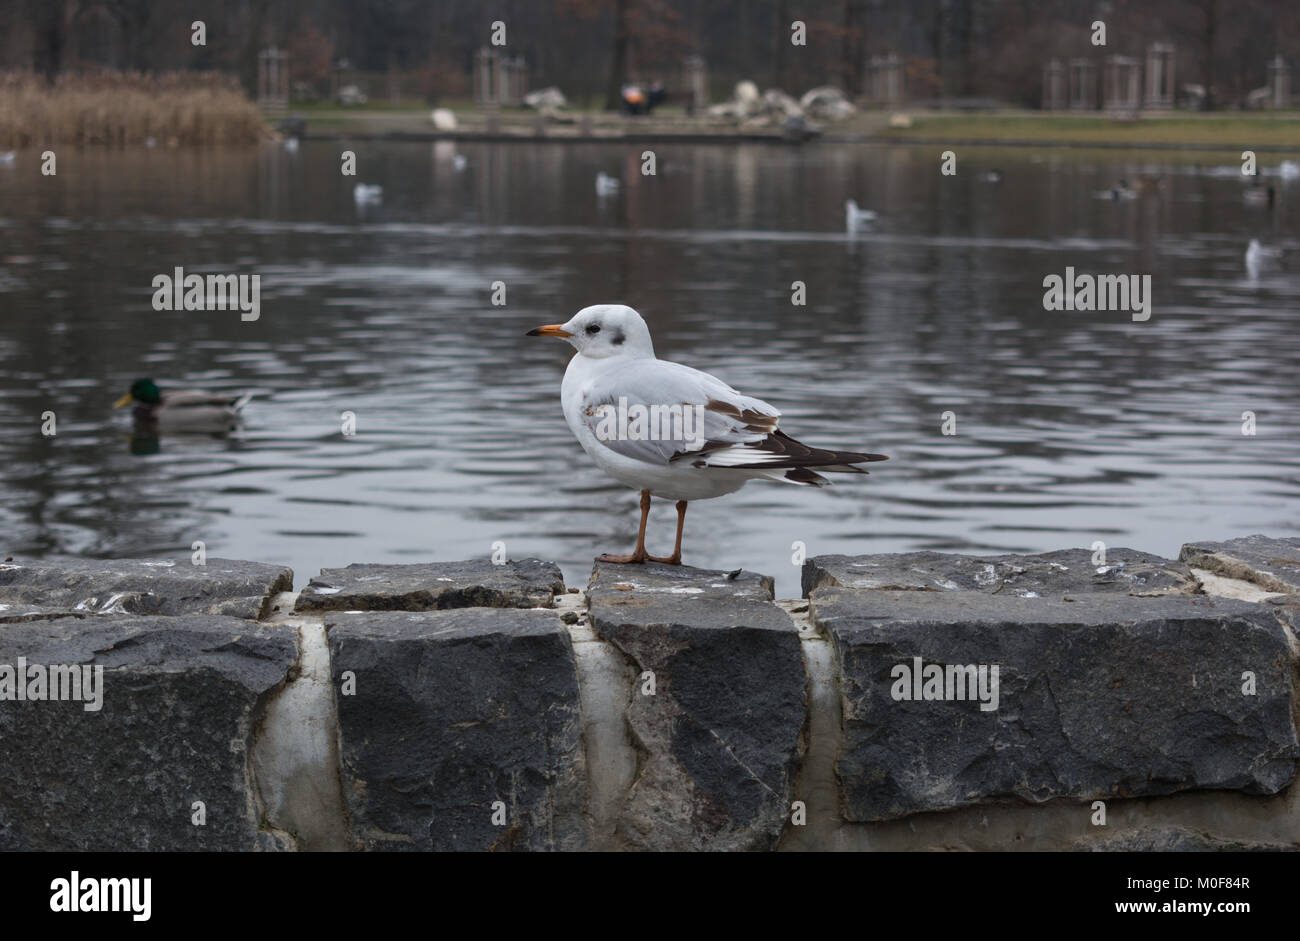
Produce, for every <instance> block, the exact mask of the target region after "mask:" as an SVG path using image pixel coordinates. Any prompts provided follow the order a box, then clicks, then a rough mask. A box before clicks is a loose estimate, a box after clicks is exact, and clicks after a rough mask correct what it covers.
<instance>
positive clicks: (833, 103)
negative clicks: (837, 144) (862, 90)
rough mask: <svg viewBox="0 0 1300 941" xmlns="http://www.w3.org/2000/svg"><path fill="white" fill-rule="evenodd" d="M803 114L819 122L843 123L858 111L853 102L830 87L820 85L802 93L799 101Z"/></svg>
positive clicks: (836, 89)
mask: <svg viewBox="0 0 1300 941" xmlns="http://www.w3.org/2000/svg"><path fill="white" fill-rule="evenodd" d="M799 107H800V108H802V109H803V111H804V114H806V115H808V116H809V117H810V118H815V119H816V120H819V121H843V120H844V119H845V118H850V117H852V116H853V115H854V113H855V112H856V111H857V110H858V109H857V108H855V107H854V106H853V102H851V101H849V99H848V98H847V97H846V96H845V94H844V92H842V91H840V90H839V89H838V88H835V87H834V86H832V85H822V86H819V87H818V88H813V89H811V90H809V91H807V92H805V93H804V96H803V97H802V98H800V99H799Z"/></svg>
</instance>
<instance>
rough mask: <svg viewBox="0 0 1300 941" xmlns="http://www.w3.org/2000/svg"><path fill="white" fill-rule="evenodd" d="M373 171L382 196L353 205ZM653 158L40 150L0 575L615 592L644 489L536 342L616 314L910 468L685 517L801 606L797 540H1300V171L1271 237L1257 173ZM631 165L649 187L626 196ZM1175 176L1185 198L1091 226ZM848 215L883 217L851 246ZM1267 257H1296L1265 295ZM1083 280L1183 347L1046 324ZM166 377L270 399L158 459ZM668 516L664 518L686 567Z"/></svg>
mask: <svg viewBox="0 0 1300 941" xmlns="http://www.w3.org/2000/svg"><path fill="white" fill-rule="evenodd" d="M344 147H351V148H352V149H354V150H355V151H356V152H357V156H358V166H359V171H358V177H357V178H358V179H361V180H363V181H365V182H368V183H378V184H380V185H382V186H383V191H384V196H383V202H382V204H380V205H378V206H373V207H366V208H364V209H359V208H358V207H357V206H356V205H355V203H354V201H353V198H352V183H353V182H354V180H353V179H352V178H346V177H343V176H341V175H340V173H339V153H340V151H341V150H342V149H344ZM645 149H647V148H646V147H645V146H643V145H638V146H635V147H633V146H624V145H579V146H558V145H545V144H534V143H527V144H524V143H517V144H462V145H459V146H458V147H453V145H450V144H436V145H435V144H427V143H392V144H366V143H362V142H357V143H355V144H351V145H348V144H334V143H326V142H309V143H305V144H304V145H303V146H302V148H301V150H300V151H299V152H298V153H296V154H290V153H287V152H284V151H282V150H279V149H277V148H273V147H268V148H265V149H263V150H261V151H246V152H238V153H219V154H202V155H195V154H174V153H165V152H156V151H155V152H148V153H126V154H102V153H93V152H74V151H68V152H67V153H60V155H59V163H58V174H57V176H55V177H41V176H40V174H39V170H38V169H37V165H36V159H37V158H36V155H34V154H20V155H19V158H18V160H17V161H16V166H14V167H12V168H10V167H4V168H0V257H3V259H4V263H3V266H2V267H0V309H2V310H3V329H2V330H0V390H2V392H3V398H2V401H0V462H2V466H3V468H4V476H3V480H2V482H0V497H2V498H3V499H0V533H2V534H3V545H0V550H3V554H4V555H14V556H20V557H21V556H26V557H29V558H30V557H34V556H38V555H42V554H84V555H93V556H170V557H175V558H180V557H184V556H187V555H188V553H189V547H190V545H191V543H192V542H194V541H195V540H203V541H204V542H205V543H206V544H207V547H208V553H209V554H210V555H218V556H224V557H234V558H247V559H260V560H266V561H275V562H283V563H287V564H289V565H291V566H293V568H294V570H295V572H296V580H297V584H298V585H299V586H301V585H302V584H304V583H305V581H306V579H307V578H308V577H309V576H310V575H312V574H314V573H315V572H316V571H317V570H318V569H320V568H321V567H323V566H331V567H332V566H339V565H345V564H347V563H349V562H356V561H372V562H383V561H391V562H414V561H424V560H446V559H460V558H467V557H474V556H479V557H482V556H486V555H488V554H489V553H490V551H491V545H492V543H493V542H496V541H498V540H500V541H504V542H505V544H506V547H507V551H508V553H509V554H510V555H511V556H512V557H515V558H522V557H528V556H536V557H540V558H544V559H554V560H556V561H558V562H560V563H561V565H562V566H563V567H564V570H565V575H566V577H567V579H568V581H569V582H570V583H571V584H577V583H582V582H585V580H586V576H587V573H588V571H589V568H590V564H591V559H592V557H593V555H595V554H597V553H599V552H604V551H620V552H622V551H628V549H630V547H631V542H632V540H633V538H634V536H635V532H636V509H635V507H636V495H635V493H633V492H631V491H628V490H625V489H622V488H621V487H620V486H619V485H617V484H615V483H613V482H612V481H610V480H608V479H606V478H605V477H604V476H603V475H602V474H601V473H600V472H599V471H598V470H596V468H595V467H594V466H593V465H592V464H591V463H590V461H589V460H588V459H587V457H586V455H585V454H584V453H583V452H582V450H581V449H580V448H579V446H578V445H577V443H576V442H575V441H574V440H573V438H572V437H571V436H570V434H569V431H568V429H567V428H566V426H565V424H564V420H563V418H562V416H561V414H560V405H559V389H560V379H561V377H562V375H563V371H564V366H565V363H566V361H567V359H568V355H569V348H568V347H567V346H565V345H564V344H562V343H560V342H559V341H555V340H545V339H530V338H526V337H525V336H524V335H523V334H524V332H525V331H526V330H528V329H530V328H531V327H534V326H537V325H538V324H542V323H551V322H556V321H563V320H565V319H567V318H568V317H569V316H570V315H571V314H572V313H573V312H574V311H576V310H577V309H579V308H580V307H583V306H585V305H587V304H592V303H599V302H625V303H629V304H631V305H632V306H634V307H636V308H637V309H638V310H640V311H641V312H642V313H643V314H644V315H645V317H646V319H647V320H648V322H649V323H650V327H651V331H652V333H653V335H654V338H655V345H656V351H657V353H658V354H659V356H661V357H663V358H668V359H674V360H678V361H680V362H684V363H687V364H689V365H692V366H696V367H698V368H701V369H705V370H707V371H709V372H713V373H715V374H716V375H718V376H720V377H721V378H723V379H725V380H726V381H728V382H730V383H731V384H732V385H734V386H736V387H738V388H739V389H741V390H742V391H744V392H747V393H749V394H753V395H757V396H759V397H761V398H764V399H766V400H767V401H769V402H771V403H772V404H773V405H775V406H777V407H778V408H780V409H781V411H782V412H783V414H784V416H785V417H784V418H783V422H782V427H783V428H785V429H786V430H787V431H788V432H789V433H791V434H792V435H794V436H795V437H797V438H800V439H801V440H804V441H806V442H808V443H811V444H817V445H823V446H838V447H843V448H852V449H865V450H872V451H879V452H883V453H886V454H889V455H890V456H891V460H890V461H889V462H888V463H886V464H881V465H875V466H874V467H873V471H872V474H871V476H870V477H866V478H844V477H839V478H837V480H838V481H839V482H838V483H837V485H836V486H834V487H831V488H829V489H824V490H815V489H811V488H802V487H794V486H788V485H782V484H777V483H767V482H754V483H751V484H749V485H748V486H747V487H746V488H745V489H744V490H742V491H740V492H739V493H737V494H735V495H732V496H730V497H724V498H721V499H718V500H712V501H702V502H699V503H693V504H692V505H691V508H690V511H689V515H688V518H687V529H686V561H687V562H688V563H691V564H696V565H702V566H710V567H721V568H735V567H738V566H745V567H747V568H751V569H756V570H758V571H762V572H765V573H769V574H773V575H775V576H776V577H777V581H778V586H777V587H778V591H779V593H780V594H782V595H796V594H798V570H797V569H796V568H795V567H794V566H793V565H792V564H791V554H792V543H794V542H795V541H803V542H804V543H806V545H807V548H808V552H809V554H816V553H827V552H854V553H857V552H886V551H905V550H912V549H944V550H958V551H967V552H977V551H978V552H982V551H1042V550H1050V549H1057V548H1063V547H1067V546H1079V545H1084V546H1086V545H1089V544H1091V543H1092V542H1093V541H1094V540H1098V539H1100V540H1103V541H1105V542H1106V543H1107V544H1109V545H1128V546H1132V547H1135V548H1139V549H1145V550H1148V551H1153V552H1159V553H1164V554H1174V553H1176V552H1177V551H1178V548H1179V546H1180V544H1181V543H1182V542H1184V541H1186V540H1189V539H1192V538H1216V537H1226V536H1231V535H1240V534H1245V533H1250V532H1257V531H1266V532H1270V533H1274V534H1281V535H1292V534H1294V533H1295V532H1296V530H1297V524H1298V523H1300V433H1298V432H1300V427H1298V424H1300V262H1298V259H1300V239H1297V236H1296V226H1295V223H1296V218H1297V212H1298V210H1300V183H1287V182H1285V181H1282V180H1280V179H1277V178H1274V179H1273V182H1274V183H1275V185H1276V187H1277V192H1278V199H1277V205H1276V207H1275V208H1274V209H1272V210H1269V209H1267V208H1264V207H1256V206H1252V205H1247V204H1246V203H1245V202H1244V201H1243V199H1242V188H1243V187H1242V184H1241V182H1240V181H1239V178H1236V177H1234V176H1233V175H1232V173H1231V172H1224V171H1222V170H1220V171H1217V172H1216V171H1214V170H1213V165H1214V164H1215V163H1216V162H1217V163H1218V164H1223V165H1225V166H1228V165H1229V157H1228V155H1224V156H1223V157H1221V158H1219V159H1218V160H1217V161H1216V160H1215V159H1213V158H1212V157H1207V156H1202V157H1201V158H1200V160H1201V163H1200V165H1198V164H1197V163H1196V162H1195V160H1196V158H1193V157H1185V156H1160V155H1157V156H1154V157H1152V156H1151V155H1134V154H1124V153H1122V152H1101V153H1090V152H1089V153H1085V152H1042V153H1024V152H1018V151H1014V150H1007V149H996V150H994V149H990V150H984V151H981V150H973V149H964V150H963V149H960V148H959V164H958V168H959V172H958V175H957V176H956V177H943V176H941V174H940V173H939V150H940V148H938V147H933V148H886V147H872V146H850V145H834V144H824V145H819V146H809V147H804V148H785V147H769V146H757V145H755V146H741V147H735V146H702V145H694V146H661V147H658V148H655V149H656V156H657V161H658V166H657V169H658V174H657V175H656V176H655V177H650V178H644V177H641V176H640V175H639V168H640V165H641V152H642V151H643V150H645ZM454 153H460V154H463V155H464V156H465V157H466V158H467V159H468V165H467V167H466V168H465V169H464V171H463V172H457V170H456V169H455V167H454V166H453V162H452V156H453V154H454ZM1272 162H1273V163H1276V160H1273V161H1272ZM1263 163H1264V164H1269V163H1270V161H1269V160H1268V159H1264V160H1263ZM994 166H996V167H998V168H1000V169H1001V170H1002V172H1003V174H1004V182H1002V183H1001V184H991V183H987V182H985V181H984V180H983V178H982V177H983V173H984V172H985V171H987V170H988V169H990V168H991V167H994ZM598 170H604V171H606V172H609V173H613V174H618V175H621V176H622V177H623V178H624V181H625V182H624V187H623V192H622V193H621V194H619V195H618V196H616V197H614V198H611V199H606V200H598V199H597V197H596V194H595V189H594V177H595V175H596V172H597V171H598ZM1159 173H1164V179H1165V183H1164V187H1163V190H1160V191H1157V192H1155V193H1153V194H1151V195H1144V196H1143V197H1142V198H1139V199H1134V200H1125V201H1119V202H1114V201H1107V200H1100V199H1097V198H1095V192H1096V191H1097V190H1099V189H1101V188H1103V187H1109V186H1111V185H1112V184H1113V183H1114V182H1115V181H1116V180H1117V179H1119V178H1129V179H1136V178H1137V177H1139V176H1141V175H1143V174H1147V175H1155V174H1159ZM847 196H855V197H856V198H857V200H858V202H859V203H861V204H862V205H864V206H870V207H872V208H874V209H875V210H876V211H877V212H878V213H879V214H880V219H879V221H878V223H877V224H876V226H875V229H874V230H873V231H871V232H869V233H866V234H863V235H861V236H859V237H857V238H855V239H852V240H850V239H848V238H846V236H845V235H844V234H843V209H842V206H843V201H844V199H845V198H846V197H847ZM1251 237H1258V238H1260V239H1261V240H1262V241H1263V242H1264V243H1265V244H1266V245H1272V246H1278V247H1281V248H1283V249H1288V250H1290V252H1291V253H1292V256H1291V258H1290V259H1287V258H1284V259H1283V262H1282V267H1280V268H1276V269H1273V270H1266V271H1264V272H1262V273H1261V274H1260V275H1259V276H1258V278H1254V279H1252V278H1250V277H1248V275H1247V272H1246V269H1245V266H1244V264H1243V254H1244V251H1245V248H1246V245H1247V242H1248V241H1249V239H1250V238H1251ZM176 266H183V267H185V269H186V270H187V271H197V272H200V273H203V272H242V273H250V274H251V273H256V274H259V275H260V276H261V292H262V314H261V318H260V320H258V321H257V322H254V323H246V322H243V321H241V319H240V316H239V314H238V312H235V311H229V312H197V311H190V312H184V311H181V312H167V311H163V312H156V311H154V310H153V309H152V306H151V303H150V300H151V296H152V288H151V286H150V285H151V281H152V279H153V277H154V276H155V275H156V274H159V273H163V272H168V273H169V272H171V270H172V269H173V268H174V267H176ZM1066 266H1073V267H1074V268H1076V269H1077V270H1079V271H1086V272H1116V273H1119V272H1122V273H1134V274H1150V275H1151V276H1152V283H1153V292H1154V313H1153V315H1152V317H1151V319H1150V321H1148V322H1146V323H1135V322H1133V321H1132V320H1131V319H1130V316H1129V315H1128V314H1127V313H1122V312H1116V313H1082V312H1047V311H1044V309H1043V303H1042V296H1043V290H1044V289H1043V287H1042V281H1043V278H1044V277H1045V276H1046V275H1048V274H1051V273H1057V274H1063V273H1064V271H1065V268H1066ZM497 281H500V282H504V284H505V286H506V292H507V303H506V305H505V306H494V305H493V304H492V303H491V299H492V298H491V295H492V284H493V282H497ZM794 281H802V282H804V283H805V284H806V291H807V305H806V306H803V307H797V306H792V305H791V303H790V297H791V284H792V282H794ZM142 375H152V376H155V377H156V378H157V379H158V380H159V384H160V385H164V386H166V385H168V384H170V385H177V384H181V385H197V386H202V387H206V388H209V389H219V390H230V391H232V392H233V391H241V390H255V391H256V392H258V393H259V394H258V397H257V398H256V399H255V400H254V401H253V403H252V404H251V405H250V406H249V407H248V408H247V410H246V416H247V420H246V424H245V427H244V428H243V430H242V431H241V432H239V433H238V434H236V435H234V436H232V437H229V438H224V439H223V438H211V437H185V436H179V437H177V436H167V437H163V438H162V439H160V440H159V441H157V442H156V443H154V442H141V441H138V440H136V441H133V439H132V435H131V427H130V419H129V416H127V415H125V414H123V412H114V411H113V410H112V409H111V407H110V406H111V404H112V402H113V401H114V400H115V399H116V398H118V396H120V395H121V394H122V393H123V392H124V391H125V390H126V387H127V386H128V385H129V383H130V381H131V380H132V379H133V378H135V377H137V376H142ZM45 411H53V412H54V413H55V415H56V418H57V435H55V436H54V437H44V436H42V434H41V415H42V413H43V412H45ZM124 411H125V410H124ZM344 411H351V412H353V413H355V415H356V423H357V433H356V434H355V435H354V436H352V437H345V436H344V435H343V434H341V432H340V413H342V412H344ZM946 411H951V412H953V413H954V414H955V417H956V430H957V434H956V435H955V436H944V435H942V434H941V433H940V426H941V421H942V420H941V414H942V413H944V412H946ZM1246 411H1250V412H1253V413H1254V415H1255V421H1256V434H1255V435H1253V436H1247V435H1243V434H1242V423H1243V422H1242V419H1243V412H1246ZM149 451H153V452H154V453H141V452H149ZM672 520H673V513H672V508H671V506H670V505H668V504H666V503H665V504H663V505H662V506H661V505H659V504H656V508H655V510H654V512H653V514H652V517H651V529H650V548H651V551H652V552H667V551H668V550H669V549H670V548H671V537H672Z"/></svg>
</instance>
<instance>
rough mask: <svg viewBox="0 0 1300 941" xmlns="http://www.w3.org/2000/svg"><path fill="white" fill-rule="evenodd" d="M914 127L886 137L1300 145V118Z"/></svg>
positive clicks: (1027, 117)
mask: <svg viewBox="0 0 1300 941" xmlns="http://www.w3.org/2000/svg"><path fill="white" fill-rule="evenodd" d="M908 116H909V117H910V118H911V119H912V126H911V127H909V128H884V129H881V130H879V131H878V133H879V135H880V136H881V137H883V138H886V139H888V138H902V139H925V140H934V141H944V140H952V141H957V140H962V141H976V140H987V141H1036V142H1042V143H1070V144H1102V145H1105V144H1116V143H1120V144H1131V145H1135V146H1137V145H1141V144H1157V145H1171V144H1182V145H1191V144H1204V145H1207V146H1211V147H1215V148H1224V149H1232V148H1236V147H1243V148H1245V147H1252V146H1253V147H1259V146H1271V147H1295V148H1296V149H1297V150H1300V114H1298V113H1295V112H1283V113H1279V114H1268V115H1242V114H1224V115H1218V114H1210V115H1172V116H1168V117H1166V116H1163V115H1160V116H1156V115H1153V116H1143V117H1140V118H1139V119H1138V120H1116V119H1114V118H1110V117H1106V116H1104V115H1100V114H1099V115H1057V114H1043V113H1037V112H1024V113H1017V114H925V113H916V112H908Z"/></svg>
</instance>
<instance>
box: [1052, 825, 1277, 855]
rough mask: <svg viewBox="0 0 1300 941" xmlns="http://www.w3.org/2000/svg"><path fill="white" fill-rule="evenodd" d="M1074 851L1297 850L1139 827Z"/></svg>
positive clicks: (1176, 829) (1074, 847)
mask: <svg viewBox="0 0 1300 941" xmlns="http://www.w3.org/2000/svg"><path fill="white" fill-rule="evenodd" d="M1069 848H1070V849H1072V850H1083V851H1086V852H1093V853H1259V852H1295V851H1296V850H1300V847H1297V846H1293V845H1290V844H1287V843H1258V842H1253V841H1252V842H1246V841H1242V840H1222V839H1218V838H1216V837H1213V836H1210V835H1209V834H1205V833H1198V832H1196V831H1194V830H1188V829H1186V828H1184V827H1140V828H1138V829H1136V830H1129V831H1125V832H1123V833H1116V834H1109V835H1104V836H1100V837H1097V838H1088V839H1083V840H1078V841H1077V842H1075V843H1074V844H1073V845H1072V846H1071V847H1069Z"/></svg>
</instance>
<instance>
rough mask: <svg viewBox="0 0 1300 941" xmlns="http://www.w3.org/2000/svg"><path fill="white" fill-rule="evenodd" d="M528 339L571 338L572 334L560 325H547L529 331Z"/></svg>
mask: <svg viewBox="0 0 1300 941" xmlns="http://www.w3.org/2000/svg"><path fill="white" fill-rule="evenodd" d="M528 336H530V337H571V336H573V334H572V333H569V331H567V330H565V329H564V326H563V325H562V324H558V323H548V324H547V325H546V326H544V327H538V328H537V329H536V330H529V331H528Z"/></svg>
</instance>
